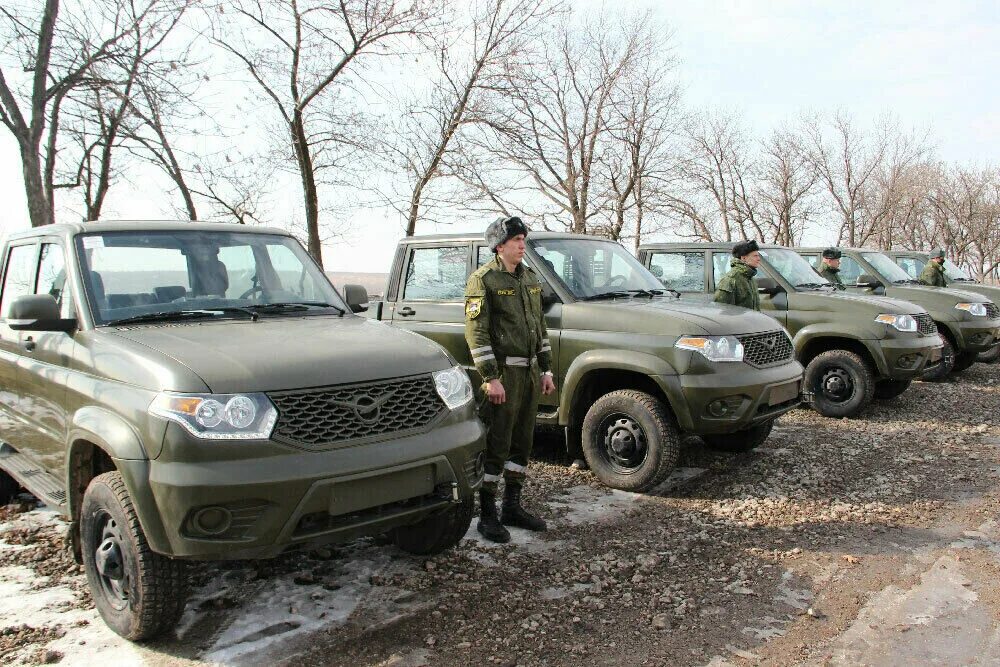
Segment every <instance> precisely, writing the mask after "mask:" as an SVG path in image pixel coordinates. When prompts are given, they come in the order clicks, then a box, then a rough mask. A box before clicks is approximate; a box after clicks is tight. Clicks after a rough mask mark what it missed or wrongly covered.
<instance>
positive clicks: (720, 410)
mask: <svg viewBox="0 0 1000 667" xmlns="http://www.w3.org/2000/svg"><path fill="white" fill-rule="evenodd" d="M708 414H710V415H712V416H713V417H725V416H726V415H727V414H729V405H728V404H727V403H726V402H725V401H724V400H722V399H721V398H720V399H717V400H714V401H712V402H711V403H709V404H708Z"/></svg>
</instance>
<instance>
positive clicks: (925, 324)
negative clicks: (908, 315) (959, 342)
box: [913, 313, 937, 336]
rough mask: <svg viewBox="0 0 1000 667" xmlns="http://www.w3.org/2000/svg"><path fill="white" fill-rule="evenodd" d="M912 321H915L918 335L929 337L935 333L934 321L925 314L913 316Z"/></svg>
mask: <svg viewBox="0 0 1000 667" xmlns="http://www.w3.org/2000/svg"><path fill="white" fill-rule="evenodd" d="M913 319H915V320H916V321H917V331H919V332H920V335H922V336H929V335H930V334H936V333H937V325H936V324H934V320H933V319H932V318H931V316H930V315H928V314H927V313H921V314H919V315H914V316H913Z"/></svg>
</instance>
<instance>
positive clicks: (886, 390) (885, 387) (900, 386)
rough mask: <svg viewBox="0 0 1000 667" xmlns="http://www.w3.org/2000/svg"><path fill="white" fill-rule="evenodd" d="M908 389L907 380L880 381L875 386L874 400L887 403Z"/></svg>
mask: <svg viewBox="0 0 1000 667" xmlns="http://www.w3.org/2000/svg"><path fill="white" fill-rule="evenodd" d="M909 388H910V381H909V380H882V381H881V382H879V383H877V384H876V385H875V398H877V399H879V400H880V401H887V400H889V399H890V398H896V397H897V396H899V395H900V394H902V393H903V392H904V391H906V390H907V389H909Z"/></svg>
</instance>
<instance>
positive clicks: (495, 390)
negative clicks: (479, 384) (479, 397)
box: [486, 380, 507, 405]
mask: <svg viewBox="0 0 1000 667" xmlns="http://www.w3.org/2000/svg"><path fill="white" fill-rule="evenodd" d="M486 396H487V397H489V399H490V403H496V404H497V405H499V404H500V403H506V402H507V392H506V391H504V388H503V383H501V382H500V380H490V381H489V384H488V386H487V387H486Z"/></svg>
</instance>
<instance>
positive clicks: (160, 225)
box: [9, 220, 288, 241]
mask: <svg viewBox="0 0 1000 667" xmlns="http://www.w3.org/2000/svg"><path fill="white" fill-rule="evenodd" d="M120 231H141V232H163V231H197V232H219V231H228V232H244V233H250V234H282V235H286V236H287V235H288V232H287V231H285V230H283V229H278V228H276V227H259V226H257V225H253V226H249V225H240V224H237V223H235V222H200V221H190V220H96V221H93V222H62V223H58V224H54V225H43V226H41V227H34V228H32V229H29V230H26V231H23V232H15V233H13V234H11V235H10V237H9V239H10V240H11V241H14V240H18V239H23V238H32V237H35V236H53V235H54V236H73V235H76V234H88V233H98V232H120Z"/></svg>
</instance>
